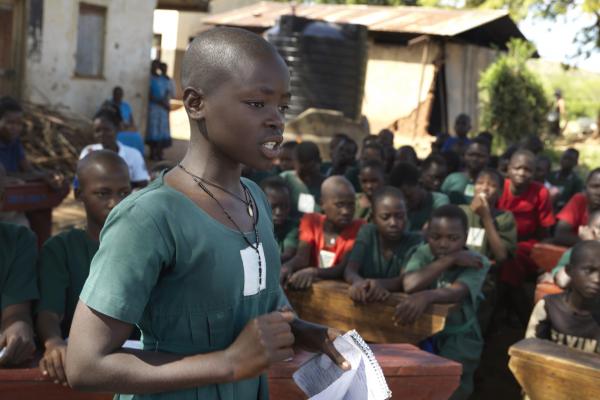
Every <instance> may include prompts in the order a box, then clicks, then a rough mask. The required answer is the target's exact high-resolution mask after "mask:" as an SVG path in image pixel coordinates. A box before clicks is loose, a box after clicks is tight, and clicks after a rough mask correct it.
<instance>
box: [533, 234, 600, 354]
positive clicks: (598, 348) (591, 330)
mask: <svg viewBox="0 0 600 400" xmlns="http://www.w3.org/2000/svg"><path fill="white" fill-rule="evenodd" d="M565 270H566V272H567V274H568V275H569V277H570V278H571V283H570V284H569V287H568V289H567V290H566V291H565V292H563V293H559V294H554V295H548V296H546V297H544V298H543V299H542V300H540V301H539V302H538V303H537V304H536V305H535V308H534V309H533V312H532V313H531V318H530V319H529V324H528V326H527V331H526V333H525V337H526V338H532V337H535V338H539V339H546V340H550V341H552V342H554V343H558V344H560V345H563V346H567V347H570V348H573V349H578V350H582V351H585V352H587V353H597V354H598V353H600V242H598V241H596V240H586V241H583V242H579V243H577V244H576V245H575V247H573V254H572V255H571V259H570V261H569V263H568V264H567V266H566V269H565Z"/></svg>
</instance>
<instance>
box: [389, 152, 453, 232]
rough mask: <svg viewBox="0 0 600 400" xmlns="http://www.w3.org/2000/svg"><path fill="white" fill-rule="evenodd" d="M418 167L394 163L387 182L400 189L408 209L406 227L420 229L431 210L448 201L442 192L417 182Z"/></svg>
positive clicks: (413, 229) (412, 229)
mask: <svg viewBox="0 0 600 400" xmlns="http://www.w3.org/2000/svg"><path fill="white" fill-rule="evenodd" d="M419 178H420V176H419V169H418V168H417V167H416V166H414V165H412V164H408V163H400V164H396V166H395V167H394V168H393V169H392V172H391V173H390V178H389V183H390V185H392V186H395V187H397V188H399V189H400V190H402V193H403V194H404V200H405V201H406V207H407V209H408V222H409V223H408V229H409V230H411V231H420V230H422V229H423V226H424V225H425V223H426V222H427V221H428V220H429V217H430V216H431V212H432V211H433V210H435V209H436V208H438V207H440V206H442V205H444V204H448V203H450V200H448V196H446V195H445V194H443V193H438V192H430V191H428V190H426V189H425V188H424V187H423V186H422V185H421V184H420V183H419Z"/></svg>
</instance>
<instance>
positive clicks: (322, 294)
mask: <svg viewBox="0 0 600 400" xmlns="http://www.w3.org/2000/svg"><path fill="white" fill-rule="evenodd" d="M348 288H349V285H348V284H347V283H345V282H342V281H320V282H315V283H314V284H313V285H312V287H311V289H309V290H306V291H293V290H288V291H287V296H288V299H289V300H290V303H291V304H292V306H293V307H294V310H295V311H296V312H297V313H298V315H299V316H300V317H301V318H303V319H306V320H307V321H311V322H316V323H319V324H323V325H328V326H331V327H334V328H337V329H340V330H342V331H348V330H351V329H357V330H359V333H360V334H361V336H362V337H363V338H364V339H365V340H366V341H368V342H371V343H413V344H417V343H419V342H421V341H422V340H424V339H426V338H428V337H431V336H433V335H434V334H436V333H438V332H440V331H441V330H443V329H444V326H445V324H446V317H447V315H448V313H449V312H450V311H451V310H453V309H454V308H457V306H456V305H455V304H434V305H432V306H431V307H429V309H427V310H426V311H425V313H424V314H423V315H422V316H421V317H420V318H419V319H418V320H417V321H415V323H413V324H412V325H408V326H395V325H394V323H393V322H392V316H393V315H394V311H395V309H396V305H397V304H398V302H399V301H400V300H401V299H403V298H405V297H406V296H407V295H406V294H404V293H392V294H391V295H390V297H389V298H388V299H387V301H385V302H383V303H368V304H357V303H355V302H353V301H352V299H350V297H349V295H348Z"/></svg>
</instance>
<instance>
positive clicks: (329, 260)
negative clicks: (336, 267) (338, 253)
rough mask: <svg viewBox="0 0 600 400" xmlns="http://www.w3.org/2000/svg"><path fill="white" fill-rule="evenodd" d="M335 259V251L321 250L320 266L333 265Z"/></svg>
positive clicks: (327, 266)
mask: <svg viewBox="0 0 600 400" xmlns="http://www.w3.org/2000/svg"><path fill="white" fill-rule="evenodd" d="M334 260H335V253H334V252H333V251H328V250H321V251H320V252H319V268H331V267H333V261H334Z"/></svg>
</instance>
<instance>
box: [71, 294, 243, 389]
mask: <svg viewBox="0 0 600 400" xmlns="http://www.w3.org/2000/svg"><path fill="white" fill-rule="evenodd" d="M72 326H73V328H72V329H71V333H70V336H69V348H68V350H67V363H66V365H67V368H66V373H67V378H68V381H69V384H70V385H71V386H72V387H73V388H75V389H78V390H89V391H94V390H95V391H105V392H113V393H131V394H143V393H157V392H165V391H174V390H181V389H186V388H192V387H197V386H202V385H206V384H215V383H223V382H228V381H231V380H232V378H233V372H232V370H231V367H230V365H229V364H228V362H227V358H226V356H225V352H224V351H219V352H213V353H207V354H200V355H192V356H183V355H177V354H169V353H162V352H154V351H142V350H131V349H121V346H122V345H123V343H124V342H125V341H126V340H127V338H128V337H129V335H130V334H131V331H132V329H133V325H131V324H129V323H127V322H123V321H119V320H117V319H114V318H111V317H108V316H106V315H104V314H101V313H99V312H97V311H95V310H93V309H91V308H89V307H88V306H87V305H86V304H85V303H83V302H81V301H80V302H79V304H78V305H77V310H76V311H75V316H74V317H73V324H72Z"/></svg>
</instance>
